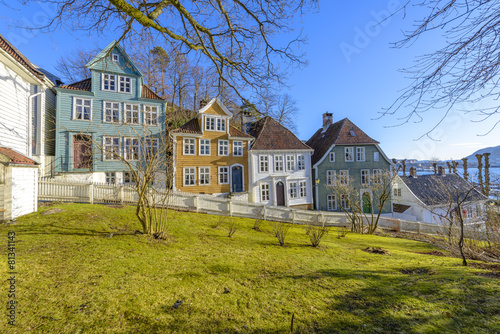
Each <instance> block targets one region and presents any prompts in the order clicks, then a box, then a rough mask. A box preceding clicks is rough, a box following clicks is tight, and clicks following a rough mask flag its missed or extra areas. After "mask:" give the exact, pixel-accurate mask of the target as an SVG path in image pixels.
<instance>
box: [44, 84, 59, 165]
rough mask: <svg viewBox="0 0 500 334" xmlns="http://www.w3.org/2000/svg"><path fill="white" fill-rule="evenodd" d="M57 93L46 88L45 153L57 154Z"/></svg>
mask: <svg viewBox="0 0 500 334" xmlns="http://www.w3.org/2000/svg"><path fill="white" fill-rule="evenodd" d="M55 130H56V94H55V93H54V92H53V91H52V90H50V89H46V90H45V134H44V135H43V134H42V138H43V140H44V141H45V143H44V146H45V155H49V156H54V155H55V154H56V133H55Z"/></svg>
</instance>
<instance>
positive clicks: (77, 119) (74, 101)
mask: <svg viewBox="0 0 500 334" xmlns="http://www.w3.org/2000/svg"><path fill="white" fill-rule="evenodd" d="M77 99H80V100H82V103H84V102H83V101H85V100H88V101H90V119H79V118H76V117H75V115H76V100H77ZM93 104H94V102H93V101H92V99H89V98H84V97H79V96H73V114H72V115H71V116H72V117H71V119H72V120H74V121H86V122H89V121H92V105H93ZM82 105H84V104H82ZM82 115H83V110H82Z"/></svg>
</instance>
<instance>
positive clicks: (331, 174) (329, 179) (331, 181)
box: [326, 170, 337, 186]
mask: <svg viewBox="0 0 500 334" xmlns="http://www.w3.org/2000/svg"><path fill="white" fill-rule="evenodd" d="M336 178H337V176H336V172H335V171H334V170H327V171H326V185H327V186H333V185H335V182H336V181H337V180H336Z"/></svg>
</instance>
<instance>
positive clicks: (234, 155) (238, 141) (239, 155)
mask: <svg viewBox="0 0 500 334" xmlns="http://www.w3.org/2000/svg"><path fill="white" fill-rule="evenodd" d="M235 143H241V154H234V144H235ZM232 149H233V157H242V156H243V142H242V141H240V140H233V143H232Z"/></svg>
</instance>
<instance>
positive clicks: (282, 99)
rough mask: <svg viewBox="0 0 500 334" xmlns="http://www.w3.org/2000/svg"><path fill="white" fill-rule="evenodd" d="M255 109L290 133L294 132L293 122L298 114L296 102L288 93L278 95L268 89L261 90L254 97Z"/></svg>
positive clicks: (295, 127)
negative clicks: (255, 101)
mask: <svg viewBox="0 0 500 334" xmlns="http://www.w3.org/2000/svg"><path fill="white" fill-rule="evenodd" d="M255 99H256V100H257V103H256V108H257V110H258V111H259V113H260V114H262V115H264V116H270V117H272V118H274V119H275V120H276V121H277V122H279V123H281V124H282V125H283V126H285V127H287V128H288V129H290V130H291V131H296V130H297V126H296V124H295V120H296V118H297V115H298V113H299V109H298V108H297V102H296V101H295V100H294V99H293V98H292V96H291V95H290V94H288V93H283V94H280V93H279V92H275V91H274V90H272V89H270V88H266V89H261V90H260V91H259V93H258V94H257V95H256V97H255Z"/></svg>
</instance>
